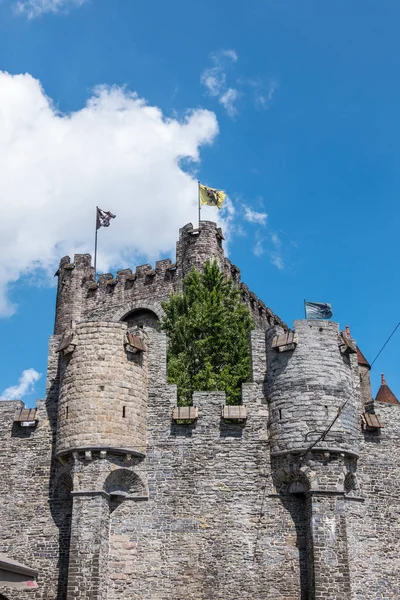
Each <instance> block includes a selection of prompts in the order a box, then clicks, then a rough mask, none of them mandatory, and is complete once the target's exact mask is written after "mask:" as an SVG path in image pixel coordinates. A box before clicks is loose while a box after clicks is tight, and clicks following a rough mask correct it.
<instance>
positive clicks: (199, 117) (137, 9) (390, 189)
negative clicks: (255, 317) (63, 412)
mask: <svg viewBox="0 0 400 600" xmlns="http://www.w3.org/2000/svg"><path fill="white" fill-rule="evenodd" d="M399 20H400V6H399V4H398V2H396V1H395V0H382V1H381V2H376V1H375V2H373V1H368V0H367V1H366V0H363V1H361V0H354V2H352V3H351V4H349V2H345V1H344V0H337V1H336V2H335V3H326V2H321V1H320V0H279V1H278V0H271V1H269V0H248V1H247V2H238V1H237V2H232V1H230V2H228V1H225V0H218V1H217V2H216V1H215V0H214V1H213V2H211V0H205V1H203V2H202V3H201V4H198V3H188V2H183V0H179V1H177V0H171V1H170V2H168V3H164V2H157V3H150V2H143V1H133V0H113V1H112V2H111V1H110V0H90V1H86V2H85V1H83V2H82V1H81V2H73V1H66V0H30V1H25V0H22V1H21V2H19V3H18V2H14V1H12V0H2V2H0V70H1V71H2V72H3V73H2V77H1V78H0V131H3V134H1V133H0V172H1V177H0V198H1V201H2V206H3V211H2V212H3V214H2V221H3V223H2V225H0V233H1V237H2V238H3V244H2V243H1V242H0V252H1V253H2V263H3V264H2V266H1V267H0V286H1V289H2V299H1V301H0V310H1V312H2V315H3V316H2V319H1V320H0V331H1V338H2V348H1V355H2V356H1V361H0V392H1V391H2V390H4V389H6V388H9V387H10V386H17V385H18V382H19V378H20V377H21V374H22V372H23V371H24V370H28V369H34V370H35V372H38V373H42V374H43V376H42V377H41V379H39V380H38V381H35V376H34V375H32V372H29V373H28V375H26V376H25V379H24V381H25V383H26V385H25V388H24V389H25V393H26V395H25V396H24V400H25V401H26V402H27V403H29V404H32V403H33V402H34V399H35V398H36V397H43V396H44V380H45V371H46V358H47V342H48V337H49V335H50V334H51V333H52V327H53V318H54V300H55V288H54V283H53V278H52V275H53V273H54V271H55V269H56V265H57V261H58V259H59V258H60V257H61V256H62V255H64V254H66V253H71V254H72V253H73V252H74V251H75V250H79V251H89V252H91V251H92V245H93V239H92V238H93V231H92V230H93V208H94V206H95V205H96V204H99V205H101V206H102V208H104V209H107V210H112V211H113V212H115V213H116V214H117V219H116V220H115V221H113V223H112V225H111V227H110V228H109V230H107V231H106V232H105V233H104V232H102V253H101V255H100V257H99V258H100V266H101V267H102V268H103V269H107V270H108V269H109V268H111V269H114V270H115V268H118V267H125V266H131V267H133V266H134V265H135V264H140V263H141V262H146V261H147V260H148V259H150V260H154V259H156V258H158V257H166V256H171V257H173V253H174V241H175V238H176V235H177V229H178V227H179V226H180V225H183V224H184V223H186V222H187V221H189V220H191V219H192V220H195V219H196V206H195V186H193V182H194V181H195V180H196V178H197V177H198V178H200V179H201V180H202V181H204V182H205V183H207V184H209V185H212V186H215V187H223V188H224V189H225V190H226V191H227V193H228V195H229V201H228V203H227V207H226V209H225V211H221V214H218V215H216V214H214V213H213V212H211V213H210V212H208V213H207V215H206V216H207V218H215V219H219V220H220V221H221V223H222V225H223V226H224V229H225V231H227V232H228V236H229V255H230V258H231V260H232V261H233V262H234V263H235V264H237V265H238V266H239V267H240V269H241V271H242V278H243V280H244V281H245V282H246V283H247V284H248V285H249V287H250V288H252V289H253V291H254V292H255V293H256V294H257V295H258V296H259V297H261V298H262V299H263V300H264V301H265V303H266V304H267V305H268V306H270V307H271V308H272V310H274V312H276V313H277V314H279V316H280V317H281V318H282V319H284V320H285V321H286V322H287V323H288V324H289V325H291V324H292V322H293V320H294V319H297V318H302V316H303V299H304V298H307V299H309V300H313V301H324V302H330V303H331V304H332V307H333V312H334V319H335V320H337V321H338V322H339V323H340V325H341V327H343V328H344V326H345V325H346V324H349V325H350V328H351V332H352V335H353V336H354V337H355V338H356V340H357V342H358V343H359V345H360V347H361V349H362V351H363V352H364V354H365V355H366V356H367V358H369V359H370V360H372V358H373V357H374V356H375V354H376V353H377V351H378V350H379V348H380V347H381V345H382V343H383V342H384V341H385V339H386V338H387V336H388V335H389V334H390V332H391V331H392V330H393V328H394V327H395V325H396V324H397V322H398V321H399V318H400V316H399V314H400V311H399V309H398V300H397V296H398V292H399V269H398V255H399V252H398V235H399V234H398V228H399V217H400V208H399V198H400V169H399V163H400V148H399V142H398V140H399V134H400V122H399V119H398V112H399V100H400V79H399V76H398V73H399V66H400V65H399V63H400V38H399V35H398V24H399ZM18 75H19V76H20V77H16V76H18ZM99 86H102V87H101V88H100V89H99ZM133 93H135V94H136V96H135V95H133ZM149 107H153V109H152V110H149ZM143 157H144V158H143ZM210 210H211V211H212V210H213V209H210ZM265 215H267V216H265ZM399 336H400V330H399V331H398V332H397V333H396V335H395V336H394V337H393V339H392V340H391V342H390V344H389V345H388V346H387V348H386V349H385V351H384V352H383V353H382V355H381V356H380V357H379V359H378V361H377V363H376V364H375V366H374V369H373V377H372V380H373V391H374V393H376V391H377V388H378V387H379V381H380V373H381V372H382V371H384V372H385V375H386V380H387V382H388V384H389V386H390V387H391V388H392V390H393V391H394V392H395V393H396V394H397V395H400V374H399V371H398V368H397V365H398V364H399V358H400V351H399V339H400V338H399ZM23 391H24V390H23V389H22V390H21V392H23Z"/></svg>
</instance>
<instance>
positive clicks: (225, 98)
mask: <svg viewBox="0 0 400 600" xmlns="http://www.w3.org/2000/svg"><path fill="white" fill-rule="evenodd" d="M238 97H239V92H238V91H237V90H235V89H234V88H229V89H227V90H226V92H224V93H223V94H222V95H221V97H220V99H219V101H220V103H221V104H222V106H223V107H224V108H225V110H226V112H227V113H228V115H229V116H230V117H234V116H235V115H237V108H236V106H235V102H236V100H237V99H238Z"/></svg>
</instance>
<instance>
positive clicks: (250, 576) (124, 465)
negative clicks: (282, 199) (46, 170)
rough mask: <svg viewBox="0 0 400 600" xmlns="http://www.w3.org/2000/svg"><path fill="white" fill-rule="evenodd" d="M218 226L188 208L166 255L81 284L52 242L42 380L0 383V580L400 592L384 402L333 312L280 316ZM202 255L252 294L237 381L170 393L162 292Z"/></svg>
mask: <svg viewBox="0 0 400 600" xmlns="http://www.w3.org/2000/svg"><path fill="white" fill-rule="evenodd" d="M222 240H223V237H222V233H221V231H220V230H219V229H218V228H217V227H216V225H215V224H214V223H211V222H207V221H202V222H200V226H199V229H195V228H194V227H193V226H192V225H191V224H189V225H186V226H185V227H183V228H182V229H181V230H180V234H179V241H178V243H177V253H176V262H175V263H174V264H172V262H171V261H170V260H161V261H158V262H157V263H156V265H155V267H154V268H153V267H152V266H151V265H143V266H140V267H137V268H136V271H135V273H132V271H131V270H130V269H125V270H123V271H119V272H118V273H117V275H116V277H114V276H113V275H111V274H107V275H100V277H99V281H98V283H97V282H96V281H95V273H94V269H93V267H92V266H91V257H90V255H87V254H84V255H76V256H75V257H74V260H73V262H72V261H71V260H70V258H69V257H65V258H63V259H62V260H61V262H60V266H59V269H58V271H57V275H58V292H57V306H56V318H55V330H54V335H53V336H51V338H50V344H49V358H48V372H47V396H46V398H45V399H44V400H40V401H38V402H37V405H36V408H35V409H25V408H24V405H23V403H22V402H20V401H11V402H0V424H1V426H0V435H1V446H0V461H1V482H2V483H1V486H0V493H1V504H0V511H1V519H0V544H1V552H2V553H4V557H3V558H2V560H0V575H1V572H3V580H2V583H0V586H3V587H0V597H1V598H6V599H7V600H20V599H21V598H24V599H25V598H27V599H28V598H32V599H35V600H39V599H40V600H122V599H127V600H167V599H171V600H189V599H190V600H244V599H248V600H250V599H251V600H395V599H396V600H399V598H400V558H399V554H400V498H399V496H400V468H399V467H400V403H399V402H398V401H397V399H396V398H395V396H394V395H393V394H392V392H391V391H390V389H389V387H388V386H387V385H386V383H385V382H383V384H382V386H381V389H380V391H379V394H378V396H377V398H376V400H375V401H373V399H372V396H371V388H370V381H369V370H370V366H369V364H368V362H367V361H366V359H365V358H364V357H363V355H362V354H361V352H360V351H359V349H357V347H356V344H355V341H354V340H353V339H352V338H351V337H350V332H349V331H345V332H340V331H339V330H338V325H337V324H336V323H333V322H327V321H306V320H300V321H296V322H295V324H294V329H293V330H289V329H288V328H287V326H286V325H285V324H284V323H283V322H282V321H280V319H279V318H278V317H277V316H275V315H274V314H273V313H272V312H271V310H270V309H269V308H267V307H266V306H265V304H263V302H261V301H260V300H259V299H258V298H257V297H256V296H255V295H254V294H253V293H252V292H251V291H249V289H248V288H247V286H246V285H244V284H243V283H241V282H240V272H239V270H238V268H237V267H235V266H234V265H232V264H231V263H230V262H229V261H228V260H227V259H226V258H225V257H224V253H223V249H222ZM208 258H211V259H215V260H217V261H218V263H219V265H220V267H221V269H223V270H224V271H225V272H226V273H227V274H228V275H230V276H231V277H232V278H233V280H234V281H235V282H236V284H237V285H238V287H239V288H240V290H241V292H242V295H243V300H244V301H245V302H246V303H247V304H248V306H249V307H250V309H251V311H252V314H253V317H254V322H255V323H256V329H255V330H254V331H253V332H252V335H251V340H250V341H249V343H250V344H251V356H252V381H251V382H250V383H246V384H244V385H243V389H242V405H241V406H238V407H228V406H226V405H225V397H224V394H223V393H222V392H199V393H195V394H194V397H193V406H192V407H186V408H184V407H181V408H177V400H176V389H175V386H173V385H169V384H168V383H167V380H166V346H167V339H166V337H165V335H164V334H163V333H161V332H160V331H159V329H158V326H157V323H158V321H159V319H160V317H161V316H162V307H161V302H162V301H163V300H165V299H167V298H168V297H169V295H170V293H171V292H172V291H173V290H177V289H179V288H180V286H181V284H182V279H183V277H184V276H185V275H186V274H187V273H188V271H189V270H190V269H191V268H192V267H193V266H195V267H197V268H201V266H202V264H204V262H205V260H206V259H208ZM21 348H23V349H24V351H29V349H26V348H24V344H23V340H21ZM2 569H3V571H2ZM7 569H8V571H7ZM6 572H8V573H9V575H7V574H5V573H6ZM7 577H8V579H7ZM24 577H25V579H28V582H27V584H26V586H27V588H28V591H22V587H23V580H24ZM0 581H1V577H0ZM29 583H30V586H29V585H28V584H29ZM29 590H30V591H29ZM1 594H3V596H2V595H1Z"/></svg>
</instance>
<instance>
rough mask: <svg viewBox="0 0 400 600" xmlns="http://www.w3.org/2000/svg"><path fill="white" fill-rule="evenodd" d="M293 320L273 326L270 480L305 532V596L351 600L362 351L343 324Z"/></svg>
mask: <svg viewBox="0 0 400 600" xmlns="http://www.w3.org/2000/svg"><path fill="white" fill-rule="evenodd" d="M294 325H295V328H294V332H289V333H285V332H284V331H283V329H281V328H274V330H269V331H268V332H267V352H268V358H267V363H268V364H267V367H268V375H267V382H266V394H267V399H268V402H269V417H270V418H269V440H270V451H271V468H272V479H273V482H274V486H275V489H276V491H277V495H278V497H279V498H280V499H281V501H282V503H283V504H285V505H286V506H290V507H291V508H290V511H291V514H292V515H294V521H295V525H296V529H297V531H301V530H305V531H307V536H306V541H305V546H304V550H303V563H302V564H303V572H304V576H303V579H302V582H303V584H302V597H303V595H304V598H310V599H317V598H318V600H332V598H340V599H341V600H350V599H351V588H350V565H349V559H348V547H347V533H346V519H345V511H346V509H345V503H346V501H347V496H349V495H356V494H357V490H356V487H357V478H356V470H357V453H358V443H357V438H358V424H359V419H358V414H359V388H358V386H357V383H358V382H357V379H358V369H357V354H356V350H355V348H354V346H353V345H352V344H350V345H349V344H347V343H346V341H345V340H344V338H343V337H342V336H341V335H339V329H338V325H337V323H331V322H329V321H328V322H327V321H319V320H318V321H317V320H315V321H314V320H304V321H295V324H294ZM338 565H340V568H339V567H338Z"/></svg>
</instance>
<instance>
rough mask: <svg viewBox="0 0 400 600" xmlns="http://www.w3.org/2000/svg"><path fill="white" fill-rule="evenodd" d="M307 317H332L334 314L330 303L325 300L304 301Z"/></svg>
mask: <svg viewBox="0 0 400 600" xmlns="http://www.w3.org/2000/svg"><path fill="white" fill-rule="evenodd" d="M304 306H305V309H306V319H330V318H331V317H332V315H333V313H332V307H331V305H330V304H326V303H324V302H306V301H305V302H304Z"/></svg>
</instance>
